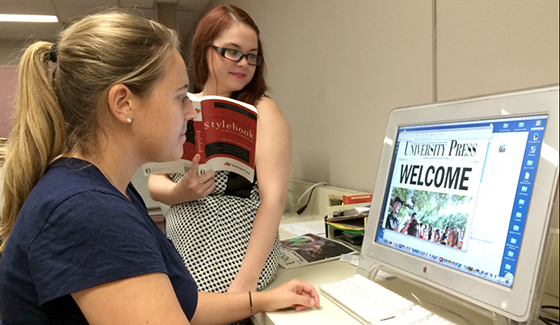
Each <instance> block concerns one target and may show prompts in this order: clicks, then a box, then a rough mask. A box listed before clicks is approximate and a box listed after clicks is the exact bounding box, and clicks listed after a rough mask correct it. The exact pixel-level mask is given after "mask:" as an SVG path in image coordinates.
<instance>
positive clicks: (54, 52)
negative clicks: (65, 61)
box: [49, 43, 58, 62]
mask: <svg viewBox="0 0 560 325" xmlns="http://www.w3.org/2000/svg"><path fill="white" fill-rule="evenodd" d="M57 52H58V44H56V43H54V44H53V45H52V46H51V50H50V51H49V60H51V61H52V62H56V60H57Z"/></svg>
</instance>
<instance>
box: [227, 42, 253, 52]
mask: <svg viewBox="0 0 560 325" xmlns="http://www.w3.org/2000/svg"><path fill="white" fill-rule="evenodd" d="M226 44H227V45H229V46H233V47H236V48H237V49H240V48H241V46H239V44H237V43H232V42H230V43H226ZM258 50H259V48H253V49H250V50H249V52H253V51H258Z"/></svg>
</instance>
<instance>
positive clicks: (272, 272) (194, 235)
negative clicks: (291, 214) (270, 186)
mask: <svg viewBox="0 0 560 325" xmlns="http://www.w3.org/2000/svg"><path fill="white" fill-rule="evenodd" d="M169 176H170V177H171V179H172V180H173V181H174V182H177V181H179V179H181V177H183V175H182V174H171V175H169ZM215 181H216V188H215V189H214V191H213V192H212V193H211V194H210V195H208V196H207V197H205V198H202V199H199V200H196V201H190V202H185V203H182V204H178V205H174V206H172V207H171V208H170V209H169V211H168V213H167V217H166V232H167V237H168V238H169V239H170V240H171V241H172V242H173V244H175V247H176V248H177V251H178V252H179V254H180V255H181V257H182V258H183V261H184V262H185V265H186V266H187V268H188V270H189V272H190V273H191V274H192V276H193V277H194V279H195V280H196V282H197V284H198V290H199V291H206V292H226V291H227V288H228V287H229V285H230V284H231V282H232V281H233V280H234V279H235V276H236V275H237V272H238V271H239V268H240V267H241V263H242V262H243V257H244V256H245V252H246V251H247V246H248V244H249V238H250V237H251V230H252V228H253V222H254V220H255V215H256V214H257V210H258V208H259V205H260V197H259V191H258V188H257V182H256V181H255V182H254V183H249V182H248V181H246V180H245V179H244V178H243V177H241V176H238V175H237V174H235V173H229V172H227V171H218V172H216V176H215ZM278 249H279V241H278V235H276V240H275V242H274V245H273V248H272V251H271V253H270V255H269V256H268V259H267V261H266V263H265V265H264V268H263V270H262V272H261V275H260V278H259V282H258V284H257V290H262V289H263V288H265V287H266V286H267V285H268V284H269V283H270V281H272V279H274V277H275V276H276V269H277V267H278Z"/></svg>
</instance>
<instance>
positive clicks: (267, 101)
mask: <svg viewBox="0 0 560 325" xmlns="http://www.w3.org/2000/svg"><path fill="white" fill-rule="evenodd" d="M255 107H256V108H257V110H258V111H259V113H261V111H280V107H279V106H278V104H276V102H275V101H274V100H273V99H272V98H270V97H269V96H268V95H263V96H261V98H259V101H258V102H257V103H256V105H255Z"/></svg>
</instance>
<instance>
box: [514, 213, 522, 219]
mask: <svg viewBox="0 0 560 325" xmlns="http://www.w3.org/2000/svg"><path fill="white" fill-rule="evenodd" d="M515 217H516V218H521V217H523V213H521V212H517V213H516V214H515Z"/></svg>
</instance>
